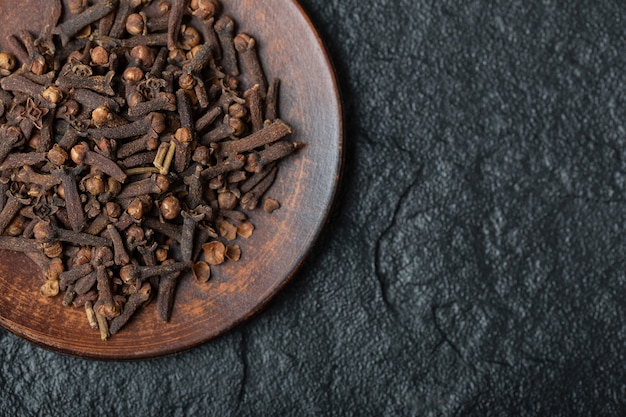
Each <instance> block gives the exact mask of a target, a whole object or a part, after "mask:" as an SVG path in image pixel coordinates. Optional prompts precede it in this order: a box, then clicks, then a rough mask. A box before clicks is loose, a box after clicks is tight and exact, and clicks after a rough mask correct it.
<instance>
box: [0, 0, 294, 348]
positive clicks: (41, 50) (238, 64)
mask: <svg viewBox="0 0 626 417" xmlns="http://www.w3.org/2000/svg"><path fill="white" fill-rule="evenodd" d="M53 2H54V5H53V10H54V13H52V14H50V16H48V17H46V22H45V23H46V25H45V27H46V28H45V29H44V30H43V32H42V33H40V34H34V33H31V32H29V31H28V30H22V31H20V32H19V33H16V34H8V36H7V40H8V44H9V45H10V49H11V50H10V51H0V194H1V195H0V249H4V250H14V251H20V252H24V253H26V254H27V255H28V256H29V257H30V258H31V259H32V260H33V261H34V262H35V263H36V264H37V265H38V266H39V267H40V268H41V269H42V276H43V277H44V280H43V281H42V283H39V284H38V285H37V286H34V287H33V290H34V291H39V292H40V293H41V295H42V296H44V297H59V298H60V302H62V304H63V305H64V306H67V307H68V308H79V309H81V310H83V311H84V312H83V313H82V314H84V316H85V317H86V320H85V321H86V325H88V326H90V327H91V328H94V329H98V331H99V334H100V337H101V338H102V339H103V340H106V339H107V338H109V337H111V335H114V334H116V333H118V332H120V331H121V330H122V329H123V327H124V326H125V325H126V324H127V323H128V322H129V321H130V320H132V316H133V315H134V314H135V313H136V311H138V310H140V309H141V308H142V307H143V306H145V305H147V304H148V303H150V302H151V301H152V300H154V299H156V307H157V308H156V310H157V316H158V318H159V319H161V320H163V321H168V320H169V318H170V314H171V312H172V310H173V309H175V289H176V286H177V285H178V282H179V281H180V280H182V279H186V277H191V276H193V277H194V278H195V280H194V282H197V284H196V285H202V284H204V283H205V282H207V281H210V279H211V276H212V275H214V273H215V272H217V271H219V268H220V265H221V264H223V263H225V262H237V261H239V260H240V259H241V258H242V257H243V256H245V254H243V252H244V251H245V244H244V245H241V244H238V243H237V242H238V241H239V240H240V239H243V240H244V241H245V240H246V239H249V238H250V237H251V236H252V234H253V231H254V230H255V226H254V225H253V223H252V222H251V221H250V220H249V213H250V212H251V211H252V210H257V211H258V212H259V213H271V212H273V211H275V210H277V209H278V208H279V207H280V202H278V201H277V200H275V199H273V198H265V199H264V200H263V198H264V196H265V195H266V193H267V191H268V190H269V189H270V188H271V186H272V184H273V182H274V180H275V178H276V177H277V175H278V168H279V165H280V161H281V160H282V159H284V158H287V157H288V156H289V155H291V154H292V153H294V152H296V151H297V150H298V149H300V148H301V147H302V146H303V144H301V143H299V142H293V141H291V140H290V136H291V135H292V128H291V126H290V125H289V124H288V123H286V122H284V121H282V120H280V118H279V116H278V86H279V80H278V79H268V78H266V76H267V74H266V73H265V71H264V69H263V67H262V60H261V58H262V57H261V56H260V55H259V50H258V45H259V44H258V40H257V39H255V38H254V37H253V36H251V35H250V34H248V33H240V32H239V31H238V29H237V24H236V22H235V21H234V20H233V19H232V18H231V17H230V16H227V15H226V14H224V13H223V11H222V10H223V9H222V7H221V4H220V3H219V1H218V0H203V1H197V0H192V1H190V2H189V1H186V0H172V1H171V2H159V3H158V5H155V4H156V3H155V4H151V2H146V1H141V0H120V1H113V0H98V1H96V2H94V3H89V2H86V1H80V0H77V1H70V2H69V3H68V5H69V6H68V7H69V10H67V13H65V15H66V16H67V17H66V20H65V21H63V22H59V17H60V16H62V15H63V14H64V13H63V10H62V7H63V6H62V2H60V1H59V0H54V1H53ZM261 202H262V203H261ZM259 206H262V209H257V207H259ZM71 306H73V307H71Z"/></svg>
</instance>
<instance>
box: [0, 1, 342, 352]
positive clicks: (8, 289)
mask: <svg viewBox="0 0 626 417" xmlns="http://www.w3.org/2000/svg"><path fill="white" fill-rule="evenodd" d="M47 3H48V2H46V1H41V0H40V1H36V0H24V1H22V2H20V3H14V2H10V1H6V0H0V16H2V23H3V32H4V34H10V33H17V31H18V30H19V29H21V28H28V29H30V30H31V31H32V32H33V33H38V31H39V30H40V27H41V20H40V16H38V15H35V14H33V13H31V12H30V11H31V10H34V9H41V7H45V6H42V5H46V4H47ZM18 5H19V7H18ZM224 9H225V10H224V13H226V14H228V15H230V16H232V17H233V18H234V19H235V21H236V22H237V23H238V26H237V30H238V31H240V32H246V33H249V34H250V35H252V36H254V37H255V38H256V39H258V47H259V54H260V56H261V60H262V62H263V65H264V67H265V71H266V74H267V76H268V79H271V78H272V77H279V78H280V79H281V96H280V116H281V118H282V119H283V120H286V121H288V122H289V123H290V124H291V125H292V126H293V130H294V134H293V136H292V137H293V138H294V140H298V141H301V142H305V143H306V147H305V148H304V149H302V150H301V151H299V153H298V154H297V155H296V156H294V157H292V158H290V159H288V160H287V161H285V162H284V163H283V164H282V165H281V167H280V173H279V178H278V179H277V181H276V183H275V184H274V186H273V188H272V189H271V190H270V192H269V195H270V196H271V197H273V198H276V199H277V200H279V201H280V202H281V208H280V209H279V210H278V211H276V212H274V213H273V214H271V215H268V214H266V213H264V212H262V210H259V209H257V211H255V212H254V213H252V214H251V221H252V222H253V223H254V224H255V226H256V229H255V233H254V235H253V236H252V237H251V238H250V239H248V240H245V239H241V241H240V242H239V244H240V246H241V247H242V259H241V260H240V261H239V262H228V263H226V264H224V265H221V266H219V267H215V268H214V269H213V277H212V278H211V280H210V281H209V282H208V283H206V284H198V283H196V282H194V281H193V278H191V277H190V276H186V277H185V278H184V279H182V280H181V282H180V284H179V287H178V291H177V294H176V302H175V305H174V308H173V312H172V317H171V321H170V322H169V323H162V322H160V321H159V319H158V318H157V314H156V310H155V305H154V303H151V304H150V305H149V306H148V307H146V308H145V309H144V310H142V311H140V312H139V313H138V314H137V315H136V316H135V317H134V318H133V319H132V320H131V322H129V323H128V325H127V326H126V327H125V328H124V329H123V330H122V331H121V332H119V333H117V334H116V335H114V336H113V337H112V338H110V339H109V340H107V341H106V342H103V341H101V340H100V338H99V333H98V332H97V331H94V330H92V329H90V328H89V326H88V324H87V322H86V320H85V317H84V312H83V310H82V309H75V308H64V307H63V306H62V305H61V299H60V296H59V297H56V298H53V299H44V298H43V297H41V296H40V295H39V293H38V290H39V286H40V285H41V277H40V272H39V270H38V269H37V267H35V266H34V265H33V264H32V263H31V262H30V260H28V258H26V257H25V256H23V255H21V254H18V253H13V252H7V251H2V252H0V324H1V325H2V326H3V327H5V328H6V329H8V330H10V331H12V332H13V333H15V334H17V335H19V336H22V337H24V338H26V339H28V340H30V341H32V342H34V343H36V344H39V345H42V346H44V347H46V348H50V349H53V350H56V351H60V352H63V353H67V354H73V355H78V356H84V357H90V358H97V359H125V360H126V359H140V358H150V357H156V356H161V355H167V354H173V353H176V352H179V351H181V350H184V349H188V348H191V347H193V346H196V345H198V344H201V343H205V342H206V341H208V340H210V339H211V338H214V337H216V336H218V335H220V334H222V333H224V332H225V331H227V330H229V329H231V328H232V327H233V326H235V325H237V324H239V323H241V322H243V321H244V320H246V319H247V318H249V317H250V316H251V315H253V314H254V313H256V312H258V311H259V310H260V309H261V308H262V307H263V306H264V305H265V304H266V303H267V302H268V301H269V299H270V298H271V297H272V296H273V295H275V294H276V293H277V292H278V291H279V290H280V289H281V288H282V286H284V285H285V283H286V282H287V281H288V280H289V279H290V278H291V277H292V276H293V275H294V273H295V272H296V271H297V269H298V268H299V266H300V265H301V264H302V262H303V260H304V258H305V256H306V255H307V253H308V251H309V249H310V247H311V246H312V244H313V243H314V241H315V239H316V238H317V236H318V234H319V233H320V231H321V229H322V228H323V226H324V223H325V221H326V218H327V217H328V214H329V211H330V208H331V205H332V201H333V199H334V195H335V191H336V187H337V184H338V181H339V176H340V172H341V165H342V158H343V131H342V113H341V103H340V99H339V94H338V88H337V85H336V80H335V77H334V73H333V68H332V65H331V63H330V61H329V59H328V56H327V54H326V51H325V49H324V47H323V45H322V43H321V41H320V39H319V36H318V35H317V33H316V31H315V29H314V28H313V26H312V24H311V22H310V21H309V19H308V18H307V17H306V16H305V14H304V12H303V11H302V9H301V8H300V6H299V5H298V4H297V3H296V2H295V1H292V0H281V1H277V0H263V1H259V0H232V1H224ZM0 47H2V49H3V50H4V49H6V38H5V37H2V38H1V39H0Z"/></svg>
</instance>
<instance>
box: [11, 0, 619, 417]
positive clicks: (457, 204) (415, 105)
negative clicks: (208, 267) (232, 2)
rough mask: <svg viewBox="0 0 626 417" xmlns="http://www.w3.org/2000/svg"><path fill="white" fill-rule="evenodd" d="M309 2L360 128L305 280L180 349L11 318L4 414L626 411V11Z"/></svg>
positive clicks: (378, 0)
mask: <svg viewBox="0 0 626 417" xmlns="http://www.w3.org/2000/svg"><path fill="white" fill-rule="evenodd" d="M301 3H302V5H303V7H304V8H305V10H306V11H307V12H308V13H309V14H310V15H311V17H312V20H313V21H314V23H315V24H316V26H317V27H318V29H319V30H320V32H321V34H322V38H323V39H324V41H325V42H326V43H327V45H328V48H329V51H330V54H331V56H332V59H333V60H334V62H335V64H336V67H337V73H338V78H339V82H340V84H341V89H342V94H343V97H344V100H345V117H346V129H347V137H346V141H347V143H346V145H347V153H346V158H347V159H346V165H345V176H344V181H343V184H342V192H341V193H340V199H339V201H338V202H337V205H336V208H335V211H334V214H333V217H332V218H331V221H330V224H329V225H328V227H327V228H326V230H325V232H324V233H323V235H322V237H321V238H320V240H319V242H318V244H317V246H316V247H315V249H314V251H313V253H312V255H311V256H310V258H309V260H308V261H307V263H306V264H305V265H304V267H303V268H302V270H301V272H300V273H299V274H297V275H296V277H295V278H294V280H293V281H292V282H291V283H290V284H289V285H288V286H287V287H286V288H285V290H284V291H283V292H282V293H280V294H279V295H278V296H277V297H276V298H275V299H274V301H273V302H271V303H270V305H269V306H268V308H267V309H265V310H264V311H263V312H262V313H260V314H259V315H257V316H256V317H254V318H253V319H252V320H250V321H249V322H247V323H246V324H244V325H242V326H240V327H238V328H237V329H235V330H234V331H232V332H230V333H229V334H227V335H225V336H223V337H221V338H219V339H217V340H215V341H213V342H210V343H207V344H206V345H203V346H201V347H199V348H196V349H193V350H191V351H189V352H185V353H182V354H180V355H177V356H174V357H168V358H163V359H158V360H150V361H141V362H133V363H111V362H95V361H89V360H83V359H78V358H73V357H67V356H62V355H59V354H56V353H51V352H49V351H46V350H43V349H40V348H38V347H35V346H33V345H31V344H30V343H28V342H25V341H23V340H21V339H18V338H16V337H15V336H13V335H11V334H9V333H7V332H4V331H0V352H1V355H2V362H1V363H2V365H1V366H2V370H1V373H0V384H1V385H2V389H1V390H0V404H1V405H2V407H1V408H2V410H3V412H2V415H20V416H23V415H63V416H93V415H136V416H139V415H173V416H183V415H185V416H186V415H216V416H239V415H259V416H288V415H307V416H309V415H310V416H322V415H329V416H492V415H493V416H505V415H522V416H547V415H551V416H576V415H581V416H614V415H624V414H625V413H626V362H625V358H624V355H625V352H626V326H625V321H626V319H625V317H626V291H625V289H626V259H625V256H624V254H625V249H626V233H625V232H626V201H625V198H624V194H625V191H626V159H625V155H624V152H625V151H626V147H625V141H626V132H625V129H626V120H625V118H626V92H625V87H626V75H625V74H626V72H625V69H626V65H625V64H626V32H625V24H626V4H625V3H624V2H623V1H622V0H604V1H597V0H593V1H592V0H589V1H575V0H572V1H553V0H543V1H540V0H529V1H523V2H522V1H487V0H475V1H447V0H444V1H441V0H437V1H432V0H431V1H422V0H417V1H408V0H399V1H389V0H359V1H357V0H331V1H327V0H326V1H322V0H303V1H302V2H301ZM202 410H204V411H202Z"/></svg>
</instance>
